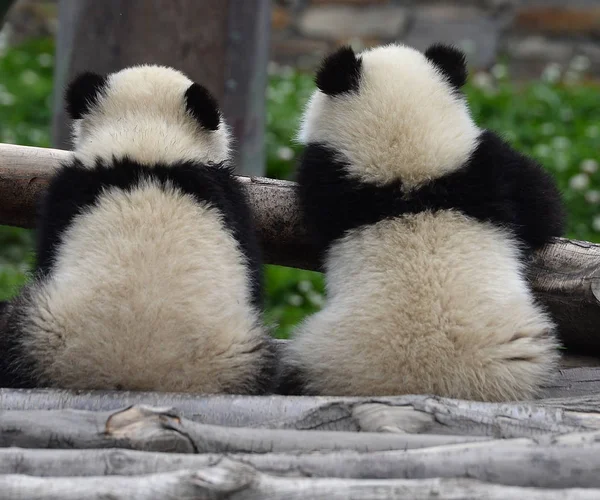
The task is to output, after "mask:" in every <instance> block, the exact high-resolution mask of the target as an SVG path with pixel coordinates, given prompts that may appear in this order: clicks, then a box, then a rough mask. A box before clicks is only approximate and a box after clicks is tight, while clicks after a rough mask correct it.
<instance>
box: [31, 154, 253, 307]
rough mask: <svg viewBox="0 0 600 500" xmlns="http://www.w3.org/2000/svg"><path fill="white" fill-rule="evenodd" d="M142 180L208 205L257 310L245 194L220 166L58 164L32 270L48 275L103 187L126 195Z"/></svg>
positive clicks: (44, 204)
mask: <svg viewBox="0 0 600 500" xmlns="http://www.w3.org/2000/svg"><path fill="white" fill-rule="evenodd" d="M143 179H155V180H156V181H158V182H159V183H162V184H166V183H167V182H170V183H171V184H172V185H173V186H175V187H176V188H178V189H180V190H181V191H182V192H183V193H186V194H189V195H192V196H194V197H195V198H196V199H197V200H198V201H199V202H208V203H210V204H211V205H213V206H214V207H216V208H217V209H218V210H219V211H220V212H221V213H222V215H223V218H224V223H225V226H226V227H227V228H228V229H229V230H230V231H231V232H232V234H233V236H234V238H235V239H236V240H237V241H238V243H239V245H240V247H241V251H242V252H243V253H244V255H245V256H246V260H247V266H248V269H249V276H250V279H251V283H252V300H253V305H254V306H255V307H256V308H257V309H258V310H260V309H261V307H262V285H263V284H262V255H261V251H260V247H259V244H258V239H257V235H256V232H255V230H254V223H253V220H252V214H251V210H250V207H249V205H248V201H247V198H246V193H245V191H244V188H243V186H242V185H241V184H240V183H239V181H238V180H237V179H236V177H235V176H234V174H233V172H232V170H231V169H229V168H226V167H225V166H223V165H202V164H197V163H193V162H182V163H179V164H175V165H168V166H167V165H156V166H152V167H147V166H143V165H140V164H138V163H136V162H134V161H131V160H129V159H122V160H114V161H113V162H112V163H109V164H106V163H104V162H102V161H100V160H99V161H97V163H96V165H95V167H94V168H86V167H84V166H83V165H82V164H81V163H80V162H79V161H78V160H73V161H72V162H71V163H69V164H66V165H64V166H63V167H62V168H61V169H60V170H58V172H57V173H56V174H55V175H54V176H53V178H52V180H51V182H50V185H49V186H48V189H47V191H46V193H45V195H44V196H43V197H42V199H41V200H40V210H39V217H38V223H37V228H38V230H37V266H38V267H37V271H38V273H39V274H40V275H41V276H46V275H48V273H50V272H51V270H52V266H53V261H54V258H55V256H56V253H57V250H58V247H59V245H60V243H61V237H62V234H63V233H64V231H65V230H66V229H67V228H68V226H69V225H70V224H71V223H72V221H73V219H74V218H75V217H76V216H77V215H78V214H80V213H81V212H82V211H83V210H84V209H86V208H88V207H90V206H91V205H93V204H94V203H95V202H96V200H97V198H98V196H99V195H100V194H101V193H102V191H103V190H104V189H106V188H111V187H114V188H118V189H122V190H130V189H133V188H135V187H136V186H137V185H138V184H139V182H140V181H141V180H143Z"/></svg>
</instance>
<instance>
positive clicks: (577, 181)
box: [569, 174, 590, 191]
mask: <svg viewBox="0 0 600 500" xmlns="http://www.w3.org/2000/svg"><path fill="white" fill-rule="evenodd" d="M589 184H590V178H589V177H588V176H587V174H577V175H574V176H573V177H571V179H570V180H569V186H570V187H571V189H574V190H575V191H583V190H584V189H585V188H587V187H588V186H589Z"/></svg>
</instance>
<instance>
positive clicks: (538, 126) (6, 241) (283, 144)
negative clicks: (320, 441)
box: [0, 40, 600, 337]
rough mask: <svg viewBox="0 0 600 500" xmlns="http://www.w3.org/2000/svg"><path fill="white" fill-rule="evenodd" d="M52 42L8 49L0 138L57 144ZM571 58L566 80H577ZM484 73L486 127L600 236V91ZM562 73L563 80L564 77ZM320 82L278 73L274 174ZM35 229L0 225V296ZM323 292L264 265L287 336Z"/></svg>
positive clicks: (585, 230) (273, 99)
mask: <svg viewBox="0 0 600 500" xmlns="http://www.w3.org/2000/svg"><path fill="white" fill-rule="evenodd" d="M53 50H54V49H53V43H52V41H50V40H38V41H31V42H29V43H28V44H26V45H24V46H21V47H18V48H12V49H9V50H4V51H2V50H1V49H0V75H2V77H1V79H0V142H9V143H15V144H23V145H33V146H49V125H50V118H51V112H50V109H51V106H50V103H51V101H50V99H51V92H52V71H53V60H52V54H53ZM581 63H582V61H581V60H576V61H574V62H573V67H572V68H570V69H569V70H568V71H567V72H566V76H567V79H568V80H571V81H572V80H574V79H576V78H577V67H578V66H581ZM492 73H493V75H496V76H493V75H487V74H486V75H484V74H478V75H474V77H473V78H471V80H470V82H469V84H468V85H467V89H466V92H467V96H468V98H469V102H470V104H471V108H472V110H473V114H474V116H475V118H476V120H477V121H478V122H479V123H480V124H481V126H484V127H487V128H491V129H494V130H496V131H498V132H500V133H501V134H502V135H504V137H505V138H507V139H508V140H509V141H510V142H511V143H512V144H514V145H515V146H516V147H517V148H519V149H520V150H521V151H523V152H525V153H528V154H531V155H532V156H533V157H535V158H536V159H538V160H539V161H541V162H542V164H544V165H545V166H546V168H548V170H549V171H550V172H552V173H553V175H554V176H555V178H556V179H557V182H558V184H559V186H560V187H561V189H562V190H563V194H564V199H565V201H566V204H567V207H568V211H569V229H568V236H569V237H570V238H577V239H583V240H589V241H594V242H600V210H599V208H600V168H599V165H598V161H599V160H600V156H599V152H598V147H597V145H598V143H599V140H600V106H598V101H599V98H600V89H599V88H598V87H597V86H592V85H583V84H581V83H577V82H575V83H569V84H567V83H565V82H564V81H555V80H556V74H553V73H555V69H553V68H550V70H549V71H548V72H547V73H546V75H545V78H543V79H542V78H541V79H540V80H538V81H533V82H530V83H527V84H524V85H522V86H520V87H517V86H516V85H514V84H513V83H511V81H510V79H509V78H508V76H507V75H506V74H505V73H506V71H505V68H504V66H502V65H498V66H497V67H496V68H494V70H493V72H492ZM563 80H564V79H563ZM313 88H314V85H313V82H312V76H311V75H307V74H302V73H298V72H296V71H294V70H292V69H290V68H279V69H273V70H272V71H270V75H269V88H268V91H267V132H266V150H267V162H268V163H267V175H268V176H269V177H274V178H280V179H292V178H293V174H294V165H295V161H296V158H297V155H298V153H299V152H300V147H299V145H298V144H296V143H295V142H294V140H293V137H294V135H295V132H296V129H297V126H298V118H299V114H300V111H301V109H302V107H303V106H304V104H305V102H306V100H307V99H308V97H309V95H310V93H311V92H312V90H313ZM31 244H32V238H31V232H29V231H25V230H21V229H15V228H4V227H0V299H3V298H7V297H10V296H11V295H13V294H14V293H16V291H17V290H18V288H19V286H21V285H22V283H23V282H24V280H25V272H26V271H27V269H29V266H30V264H31V260H32V258H31ZM323 300H324V286H323V280H322V276H321V275H320V274H318V273H313V272H308V271H300V270H297V269H289V268H285V267H279V266H266V306H267V311H266V317H267V321H268V322H269V323H270V324H271V325H273V327H274V333H275V335H277V336H278V337H286V336H287V335H288V334H289V332H290V330H291V329H292V328H293V327H294V325H296V324H297V323H298V322H299V321H301V320H302V318H304V317H305V316H306V315H307V314H310V313H312V312H315V311H317V310H318V309H319V307H320V306H321V304H322V303H323Z"/></svg>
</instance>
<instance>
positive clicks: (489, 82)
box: [473, 71, 493, 90]
mask: <svg viewBox="0 0 600 500" xmlns="http://www.w3.org/2000/svg"><path fill="white" fill-rule="evenodd" d="M473 85H474V86H475V87H477V88H479V89H482V90H489V89H491V88H492V87H493V79H492V77H491V76H490V74H489V73H486V72H485V71H478V72H477V73H475V74H474V75H473Z"/></svg>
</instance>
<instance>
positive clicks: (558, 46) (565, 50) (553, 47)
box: [504, 35, 573, 62]
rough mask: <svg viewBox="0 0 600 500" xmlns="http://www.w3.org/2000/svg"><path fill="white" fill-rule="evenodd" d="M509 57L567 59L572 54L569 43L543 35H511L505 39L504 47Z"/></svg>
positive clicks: (562, 60) (559, 60)
mask: <svg viewBox="0 0 600 500" xmlns="http://www.w3.org/2000/svg"><path fill="white" fill-rule="evenodd" d="M504 48H505V49H506V50H507V52H508V53H509V54H510V55H511V57H513V58H515V59H521V60H526V61H531V60H540V61H555V62H564V61H568V60H569V59H570V58H571V57H572V55H573V48H572V46H571V44H567V43H565V42H562V41H554V40H551V39H549V38H547V37H544V36H539V35H530V36H525V37H517V36H513V37H510V38H508V39H507V40H506V43H505V47H504Z"/></svg>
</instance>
